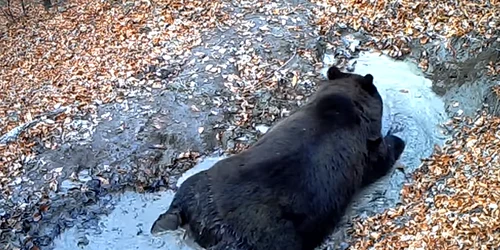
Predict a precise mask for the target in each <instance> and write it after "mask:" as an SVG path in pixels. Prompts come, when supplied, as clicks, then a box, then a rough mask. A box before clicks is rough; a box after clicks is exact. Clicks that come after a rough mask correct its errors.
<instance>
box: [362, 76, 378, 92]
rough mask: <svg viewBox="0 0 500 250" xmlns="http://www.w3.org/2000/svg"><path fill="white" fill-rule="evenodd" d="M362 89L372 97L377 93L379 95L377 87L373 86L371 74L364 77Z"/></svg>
mask: <svg viewBox="0 0 500 250" xmlns="http://www.w3.org/2000/svg"><path fill="white" fill-rule="evenodd" d="M361 87H362V88H363V89H364V90H365V91H366V92H368V94H370V95H374V94H375V93H377V87H375V84H373V75H371V74H366V75H365V76H363V80H362V83H361Z"/></svg>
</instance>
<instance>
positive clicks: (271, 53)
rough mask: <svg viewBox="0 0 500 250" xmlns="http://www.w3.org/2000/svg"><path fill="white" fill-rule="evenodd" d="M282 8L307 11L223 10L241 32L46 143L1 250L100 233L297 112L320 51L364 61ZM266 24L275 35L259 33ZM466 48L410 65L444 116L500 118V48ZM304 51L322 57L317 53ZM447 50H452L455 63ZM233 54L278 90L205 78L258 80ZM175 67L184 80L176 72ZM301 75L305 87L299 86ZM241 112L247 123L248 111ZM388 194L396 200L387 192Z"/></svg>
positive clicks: (206, 42)
mask: <svg viewBox="0 0 500 250" xmlns="http://www.w3.org/2000/svg"><path fill="white" fill-rule="evenodd" d="M280 4H281V5H284V6H286V5H288V6H296V5H298V4H303V6H305V8H302V9H300V8H299V9H296V10H295V11H294V12H293V13H289V14H288V17H289V19H287V22H293V23H294V25H296V26H298V27H300V28H301V29H300V30H298V29H297V30H294V29H287V28H284V26H283V25H282V24H281V21H280V20H273V19H272V18H268V17H266V15H265V14H263V13H253V14H247V10H248V9H249V8H250V6H251V4H248V5H247V6H242V5H233V6H232V7H229V8H228V9H227V10H226V11H227V12H228V13H242V15H241V17H240V20H239V22H238V23H237V24H236V25H235V26H232V27H219V28H218V29H215V30H214V31H213V32H210V33H207V34H205V36H204V39H203V42H202V44H201V45H200V46H198V47H197V48H195V49H193V53H192V54H191V55H190V56H189V57H187V58H186V59H185V60H182V61H180V62H179V63H178V64H177V65H175V64H171V63H170V64H168V65H169V66H168V67H165V66H164V65H162V64H160V65H151V66H150V67H149V68H148V69H147V70H146V71H145V72H140V73H139V75H138V77H143V78H148V77H158V78H161V79H162V80H163V82H164V84H166V85H168V89H166V90H159V91H142V90H138V91H137V92H135V93H132V94H130V95H129V96H128V97H127V98H126V99H125V100H124V101H123V102H121V103H111V104H103V105H98V112H97V114H94V115H84V116H81V117H79V118H78V119H76V120H75V121H73V123H74V128H75V130H74V132H72V133H70V134H66V135H65V136H62V137H61V142H62V143H61V144H62V146H61V147H60V148H58V149H56V150H49V149H46V148H44V147H42V146H40V147H39V148H38V151H39V154H38V156H37V158H36V159H35V160H33V161H32V162H30V163H29V164H26V165H25V166H24V167H25V168H27V169H28V171H27V174H26V176H24V177H23V178H22V179H19V180H16V181H15V182H14V183H13V185H15V186H16V188H15V189H14V193H13V194H12V197H13V198H12V199H10V200H0V216H1V217H2V218H3V219H5V221H6V223H7V224H9V223H11V224H12V225H10V224H9V225H8V227H2V229H3V228H10V230H4V231H2V233H1V237H0V248H2V249H36V248H33V247H35V246H36V247H39V248H41V249H51V248H53V244H52V243H53V242H52V241H53V239H54V238H55V237H56V236H58V235H60V234H61V232H63V231H64V230H67V229H70V228H73V227H74V226H75V225H78V227H79V228H94V229H96V230H97V229H98V228H99V227H98V225H99V221H100V216H101V215H107V214H109V213H111V212H112V211H113V209H114V207H115V202H116V199H117V197H118V196H119V193H120V192H121V191H123V190H125V189H127V190H132V191H135V192H153V191H154V192H156V191H165V190H167V189H169V190H175V184H176V180H177V179H178V178H179V177H180V175H181V174H182V173H184V172H185V171H186V170H188V169H190V168H191V167H193V166H194V165H195V164H196V162H197V161H196V159H198V157H199V156H203V155H209V154H212V153H213V152H216V151H226V152H228V153H232V152H237V151H238V150H241V149H242V148H244V147H246V146H248V145H251V144H252V143H253V142H254V141H255V140H256V139H257V138H258V137H259V136H260V135H261V134H262V133H264V132H265V127H266V126H270V125H272V124H273V123H274V122H275V121H276V120H278V119H280V117H282V116H286V114H287V113H288V112H290V111H291V110H293V109H294V108H296V107H297V106H299V105H300V104H301V103H302V102H303V100H304V99H305V98H306V97H307V96H308V95H309V94H310V93H311V92H312V91H313V90H314V87H315V83H314V81H315V79H318V78H321V77H322V76H321V75H320V69H321V67H323V66H324V65H321V64H320V65H318V64H317V63H316V64H315V62H321V61H322V55H323V54H325V53H326V54H336V55H337V59H338V60H341V61H343V60H346V59H353V58H355V57H357V52H354V53H352V55H349V56H346V53H344V52H345V51H349V50H348V47H349V46H350V44H352V42H351V43H346V45H345V46H344V47H337V48H336V52H337V53H335V52H334V51H332V49H331V48H325V47H324V46H323V43H324V41H326V40H328V39H329V38H328V37H326V38H325V37H324V38H320V36H319V35H318V34H317V32H316V30H315V28H314V27H313V26H311V25H310V24H309V22H308V20H309V18H310V16H309V12H308V11H307V7H309V6H310V3H309V2H307V1H285V2H283V3H280ZM251 23H253V24H255V25H254V26H252V25H250V24H251ZM262 27H267V28H268V29H269V30H271V31H272V32H260V30H261V29H262ZM254 33H258V34H259V35H254ZM346 34H348V32H346ZM358 35H359V34H358ZM332 39H333V38H332ZM462 43H463V41H453V42H452V44H453V47H454V49H453V50H448V49H445V48H444V46H443V45H442V44H437V45H428V46H426V47H415V48H413V50H414V52H413V54H412V55H411V56H410V57H409V60H412V59H413V60H417V59H419V58H420V57H421V56H422V53H427V54H428V55H429V63H430V68H429V70H428V71H427V72H426V73H425V74H426V76H427V77H429V78H430V79H432V86H433V90H434V91H435V92H436V93H437V94H439V95H441V96H442V100H444V105H445V107H444V108H445V110H446V112H447V113H448V114H453V113H455V112H459V110H463V111H461V112H465V113H467V114H469V113H472V112H473V111H475V110H476V109H477V108H479V107H480V106H481V103H482V102H484V101H486V102H487V103H489V104H490V106H491V108H492V109H493V110H494V111H497V110H498V109H497V107H498V105H497V100H496V99H494V98H493V96H492V95H490V92H491V91H489V89H490V88H491V86H493V85H494V84H496V83H497V82H495V81H498V78H493V77H490V76H486V75H485V74H484V67H485V62H486V60H492V59H496V60H498V58H499V57H500V55H499V53H500V51H499V48H500V47H499V45H498V42H496V43H493V44H492V45H489V47H488V48H483V51H482V52H479V53H473V52H471V51H474V50H479V49H478V48H480V47H481V46H483V47H484V44H487V42H485V41H481V40H477V41H475V40H473V39H471V41H470V44H471V46H470V47H469V48H467V49H465V48H461V47H460V46H459V44H462ZM221 51H225V52H224V53H221ZM303 51H308V52H311V51H313V52H316V53H317V56H316V55H313V54H310V53H304V52H303ZM339 51H341V53H340V54H341V55H340V54H339V53H338V52H339ZM342 51H344V52H342ZM424 51H426V52H424ZM451 51H456V53H455V55H453V53H452V52H451ZM200 54H205V55H211V56H206V57H203V56H199V55H200ZM247 57H248V58H247ZM349 57H350V58H349ZM203 58H207V59H203ZM231 58H237V59H238V60H247V59H248V60H250V61H254V60H256V61H258V62H256V63H255V64H257V66H261V67H266V66H267V64H269V65H276V64H277V61H280V62H281V63H280V64H278V65H281V66H279V67H275V71H274V72H273V73H274V74H272V75H269V79H271V78H273V77H276V78H278V81H277V82H278V85H277V86H245V85H244V81H238V80H236V81H234V82H233V84H232V86H228V85H227V84H226V85H224V84H223V83H224V82H227V81H226V79H223V78H222V77H221V74H213V73H211V72H210V69H211V68H212V67H214V65H227V67H226V68H225V69H224V68H223V67H220V69H221V71H222V72H223V73H224V74H225V75H230V74H234V75H244V76H246V77H247V78H251V75H252V74H259V72H260V71H259V70H258V69H256V70H255V71H254V72H242V71H241V70H240V69H238V67H237V66H235V64H234V63H230V62H231ZM259 60H260V61H259ZM173 65H175V66H173ZM209 65H212V67H209ZM354 67H355V68H356V66H354ZM207 69H208V70H207ZM174 71H176V72H177V71H178V73H177V74H175V76H173V77H172V76H170V75H171V74H170V73H171V72H174ZM297 75H300V78H301V80H300V81H299V82H298V83H293V82H294V80H293V79H294V76H297ZM294 84H295V85H294ZM387 98H388V99H390V98H391V97H389V96H388V97H387ZM456 102H459V104H458V105H456V104H455V103H456ZM242 109H244V110H245V112H246V113H245V114H248V117H249V118H248V117H245V115H242V112H241V110H242ZM437 113H439V112H437ZM397 118H398V117H393V119H394V120H396V119H397ZM434 118H435V117H433V118H432V119H434ZM438 120H441V118H439V119H438ZM436 125H437V124H436ZM263 126H264V129H261V128H263ZM390 126H392V125H390ZM406 126H408V127H407V128H410V129H409V130H407V131H411V127H410V126H418V124H412V125H406ZM423 130H427V127H425V126H424V129H423ZM423 130H422V128H418V129H417V130H416V131H419V132H417V133H416V134H412V133H407V134H406V136H409V137H412V136H420V131H423ZM424 132H425V131H424ZM436 141H439V140H436ZM427 146H428V148H427V150H424V151H422V152H418V154H417V153H414V154H412V155H408V156H407V157H412V156H413V157H415V158H414V159H413V161H411V162H410V161H407V162H406V165H408V166H406V169H407V171H406V172H405V173H397V172H396V173H395V174H394V176H393V177H391V178H392V179H390V180H388V182H393V183H394V182H397V184H394V185H390V186H388V187H390V188H389V190H387V189H388V188H387V187H384V188H382V189H380V187H379V191H378V192H382V195H380V194H379V195H377V194H375V195H374V194H370V195H368V196H369V197H371V198H373V197H379V196H382V197H384V196H385V197H386V198H385V199H386V200H384V201H382V202H381V201H380V200H377V199H374V200H372V201H368V203H366V204H363V205H362V206H361V208H359V209H358V208H355V209H354V211H353V213H357V212H359V213H361V211H362V213H365V214H370V213H375V212H379V211H380V210H381V209H384V208H386V207H388V206H393V205H394V204H395V203H397V199H396V198H394V197H397V193H398V192H399V189H400V186H401V185H402V182H403V181H404V178H405V176H406V174H408V172H411V171H412V170H413V169H415V168H416V167H417V166H418V162H417V159H418V158H419V157H424V156H425V155H426V154H430V153H431V152H432V148H430V147H431V146H430V145H427ZM384 189H385V191H386V192H387V191H389V193H391V192H392V193H393V194H392V195H393V196H391V195H387V196H386V195H385V193H384ZM380 190H382V191H380ZM375 192H377V191H375ZM148 195H151V194H148ZM394 195H395V196H394ZM387 197H389V198H390V199H387ZM391 197H392V198H391ZM382 200H383V199H382ZM388 200H389V201H388ZM19 204H25V206H24V208H27V209H23V210H22V212H21V210H16V209H15V207H18V206H19ZM374 204H377V205H374ZM346 223H347V226H348V221H347V222H346ZM133 226H135V225H131V227H133ZM147 227H148V226H144V228H146V229H143V230H147ZM342 230H343V229H341V230H340V233H338V234H336V235H335V237H333V239H334V241H335V242H332V241H330V242H328V243H327V244H326V245H325V248H328V249H330V248H333V247H340V248H345V247H347V246H348V245H346V244H347V243H345V242H344V240H345V237H348V236H346V235H342ZM75 244H77V245H82V246H84V245H87V244H88V242H87V241H86V240H85V239H83V238H82V239H81V241H80V240H79V241H78V242H75Z"/></svg>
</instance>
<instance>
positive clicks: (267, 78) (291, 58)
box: [264, 51, 297, 81]
mask: <svg viewBox="0 0 500 250" xmlns="http://www.w3.org/2000/svg"><path fill="white" fill-rule="evenodd" d="M296 55H297V51H295V52H294V53H293V55H292V56H291V57H290V59H288V60H287V61H286V62H285V63H284V64H283V65H281V66H280V67H279V68H278V69H276V70H274V71H273V72H272V73H271V74H269V76H268V77H266V78H265V79H264V81H268V80H269V79H271V78H272V77H273V76H274V73H276V72H277V71H280V70H282V69H283V68H284V67H285V66H286V65H287V64H289V63H290V62H291V61H292V60H293V59H294V58H295V56H296Z"/></svg>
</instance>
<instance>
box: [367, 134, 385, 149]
mask: <svg viewBox="0 0 500 250" xmlns="http://www.w3.org/2000/svg"><path fill="white" fill-rule="evenodd" d="M382 140H383V139H382V137H381V136H380V137H376V138H368V140H367V142H366V145H367V146H368V150H369V151H375V150H378V148H379V147H380V144H382Z"/></svg>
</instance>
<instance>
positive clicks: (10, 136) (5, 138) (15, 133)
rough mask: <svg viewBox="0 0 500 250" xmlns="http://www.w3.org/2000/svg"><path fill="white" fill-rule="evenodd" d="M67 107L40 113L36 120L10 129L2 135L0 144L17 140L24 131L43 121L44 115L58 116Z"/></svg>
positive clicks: (48, 116) (49, 116)
mask: <svg viewBox="0 0 500 250" xmlns="http://www.w3.org/2000/svg"><path fill="white" fill-rule="evenodd" d="M66 109H67V108H66V107H62V108H58V109H56V110H53V111H49V112H47V113H44V114H41V115H38V116H37V117H36V118H35V120H33V121H30V122H27V123H24V124H22V125H19V126H17V127H15V128H13V129H12V130H10V131H9V132H7V133H6V134H4V135H2V136H1V137H0V145H7V144H8V143H10V142H14V141H16V140H17V139H18V138H19V136H20V135H21V134H22V133H23V132H24V131H26V130H28V129H30V128H32V127H34V126H36V125H37V124H38V123H40V122H42V121H43V120H44V117H47V118H51V117H54V116H57V115H59V114H61V113H63V112H64V111H66Z"/></svg>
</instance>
